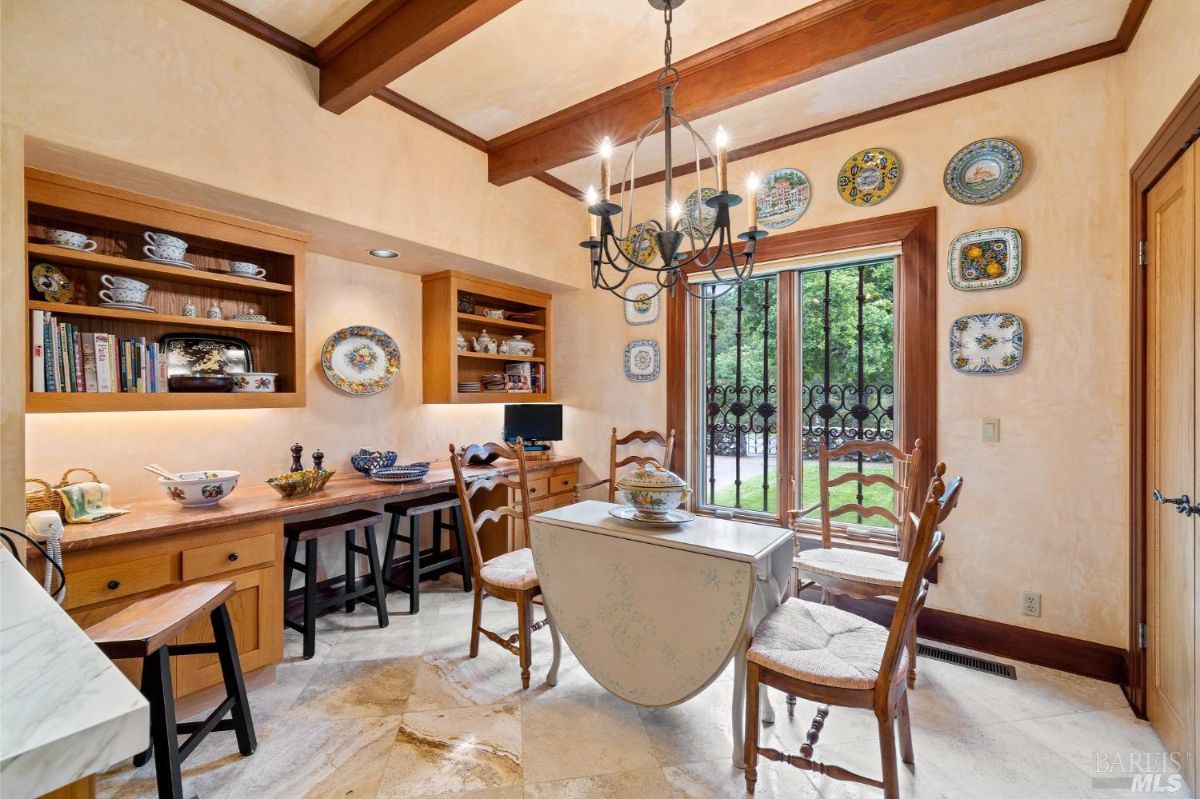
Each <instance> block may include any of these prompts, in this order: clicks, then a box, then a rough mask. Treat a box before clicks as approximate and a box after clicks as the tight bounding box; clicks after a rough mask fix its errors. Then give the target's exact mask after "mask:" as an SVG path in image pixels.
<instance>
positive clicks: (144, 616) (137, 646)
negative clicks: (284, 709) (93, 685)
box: [87, 580, 258, 799]
mask: <svg viewBox="0 0 1200 799" xmlns="http://www.w3.org/2000/svg"><path fill="white" fill-rule="evenodd" d="M233 594H234V584H233V582H232V581H230V580H222V581H220V582H211V583H192V584H191V585H185V586H182V587H180V588H176V589H174V590H173V591H168V592H166V593H164V594H158V595H157V596H152V597H147V598H146V599H139V600H138V601H137V602H134V603H133V604H132V605H130V606H129V607H127V608H125V609H124V610H120V611H118V612H117V613H116V614H114V615H112V616H109V617H108V618H107V619H105V620H104V621H102V622H99V623H97V624H93V625H92V626H91V627H89V628H88V629H87V634H88V637H90V638H91V639H92V641H93V642H94V643H95V644H96V646H98V647H100V651H102V652H103V653H104V654H106V655H108V656H109V657H110V658H114V659H120V658H141V660H142V695H143V696H145V697H146V699H147V701H149V702H150V748H149V749H147V750H146V751H145V752H142V753H141V754H140V755H138V756H137V757H135V758H134V759H133V763H134V765H137V766H141V765H143V764H145V763H147V762H149V760H150V757H151V754H152V753H153V756H154V768H155V771H156V773H157V778H158V795H159V797H160V799H183V780H182V778H181V776H180V769H181V766H182V765H183V761H184V759H186V758H187V756H188V755H190V754H191V753H192V752H193V751H195V749H196V747H197V746H199V745H200V742H201V741H203V740H204V738H205V737H206V736H207V735H208V734H209V733H210V732H213V731H215V730H233V731H234V732H235V733H237V743H238V751H239V752H241V753H242V754H243V755H252V754H254V750H255V749H256V748H257V747H258V740H257V739H256V738H255V736H254V722H253V720H252V719H251V718H250V703H249V701H247V699H246V685H245V683H244V682H243V681H242V666H241V663H240V662H239V661H238V653H237V642H236V641H235V640H234V637H233V625H232V624H231V623H230V621H229V611H228V610H226V608H225V602H226V601H227V600H228V599H229V598H230V597H231V596H233ZM205 614H208V616H209V619H210V620H211V622H212V631H213V639H214V640H213V642H212V643H210V644H171V645H170V646H168V644H167V642H168V641H171V640H173V639H174V638H175V637H176V636H177V635H179V634H180V633H181V632H183V631H184V630H185V629H187V628H188V627H189V626H190V625H191V624H192V623H193V622H195V621H197V620H198V619H200V618H202V617H203V616H204V615H205ZM214 654H215V655H216V656H217V658H218V659H219V660H220V662H221V676H222V677H223V678H224V681H225V700H224V701H223V702H221V704H219V705H217V708H216V709H215V710H214V711H213V712H212V713H210V714H209V715H208V718H206V719H205V720H204V721H190V722H184V723H180V722H177V721H176V720H175V699H174V696H173V693H172V684H171V657H172V656H178V655H214ZM226 714H230V716H231V717H230V718H228V719H226V718H225V715H226ZM189 733H190V734H189ZM180 735H188V739H187V740H186V741H184V742H183V744H182V745H180V743H179V736H180Z"/></svg>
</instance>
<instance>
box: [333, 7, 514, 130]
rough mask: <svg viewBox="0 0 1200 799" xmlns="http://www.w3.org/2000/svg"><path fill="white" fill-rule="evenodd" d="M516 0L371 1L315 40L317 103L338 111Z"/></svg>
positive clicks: (429, 56)
mask: <svg viewBox="0 0 1200 799" xmlns="http://www.w3.org/2000/svg"><path fill="white" fill-rule="evenodd" d="M517 2H518V0H372V2H371V3H369V4H368V5H367V6H366V7H365V8H364V9H363V10H362V11H360V12H359V13H357V14H355V15H354V16H353V17H352V18H351V19H350V20H348V21H347V22H346V24H345V25H343V26H342V27H341V28H338V29H337V30H336V31H334V32H333V33H331V34H330V35H329V36H328V37H326V39H325V41H323V42H321V44H319V45H317V61H318V65H319V66H320V68H321V86H320V102H321V107H322V108H324V109H326V110H329V111H333V112H334V113H336V114H340V113H342V112H343V111H346V110H347V109H349V108H351V107H353V106H354V104H355V103H358V102H359V101H360V100H363V99H365V98H367V97H370V96H371V95H372V94H373V93H374V92H376V91H377V90H379V89H382V88H383V87H385V86H387V85H388V84H389V83H391V82H392V81H394V80H395V79H396V78H398V77H400V76H401V75H403V74H404V73H405V72H408V71H409V70H410V69H412V68H413V67H415V66H417V65H418V64H420V63H421V62H423V61H426V60H427V59H429V58H431V57H432V56H433V55H435V54H436V53H439V52H441V51H442V50H444V49H445V48H446V47H448V46H450V45H451V44H453V43H454V42H456V41H458V40H459V39H461V38H462V37H463V36H466V35H467V34H468V33H470V32H471V31H473V30H475V29H476V28H478V27H480V26H481V25H484V24H485V23H487V22H489V21H490V20H492V19H494V18H495V17H496V16H498V15H499V14H501V13H502V12H504V11H506V10H508V9H509V8H512V7H513V6H514V5H516V4H517Z"/></svg>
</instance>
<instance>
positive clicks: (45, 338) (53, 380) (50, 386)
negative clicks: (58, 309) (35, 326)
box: [42, 313, 62, 393]
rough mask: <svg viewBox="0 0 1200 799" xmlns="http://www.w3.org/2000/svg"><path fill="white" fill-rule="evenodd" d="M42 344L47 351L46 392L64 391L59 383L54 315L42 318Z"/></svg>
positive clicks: (48, 314)
mask: <svg viewBox="0 0 1200 799" xmlns="http://www.w3.org/2000/svg"><path fill="white" fill-rule="evenodd" d="M42 342H43V345H44V349H45V351H46V390H47V391H53V392H55V393H57V392H59V391H62V384H61V383H59V382H58V359H57V358H56V357H55V356H56V354H55V347H54V314H50V313H47V314H46V315H45V316H44V317H43V318H42Z"/></svg>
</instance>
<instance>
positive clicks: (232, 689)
mask: <svg viewBox="0 0 1200 799" xmlns="http://www.w3.org/2000/svg"><path fill="white" fill-rule="evenodd" d="M209 618H210V619H211V620H212V629H213V638H214V640H216V643H217V658H218V659H220V661H221V676H222V677H223V678H224V680H225V695H226V696H229V697H232V698H233V699H234V700H235V701H234V703H233V707H232V708H231V709H230V713H231V715H232V717H233V730H234V732H235V733H237V742H238V751H239V752H241V753H242V754H243V755H252V754H254V750H255V749H257V748H258V739H257V738H255V736H254V720H253V719H252V718H251V717H250V701H249V700H248V699H246V684H245V683H244V682H243V681H242V664H241V661H239V660H238V653H237V640H236V639H235V638H234V637H233V625H232V624H231V623H230V622H229V611H228V610H226V609H225V605H223V604H222V605H221V606H220V607H218V608H217V609H216V610H214V611H213V612H212V613H211V614H209Z"/></svg>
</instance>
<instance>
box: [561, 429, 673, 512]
mask: <svg viewBox="0 0 1200 799" xmlns="http://www.w3.org/2000/svg"><path fill="white" fill-rule="evenodd" d="M635 442H636V443H639V444H659V445H661V446H662V447H663V449H664V450H665V452H663V456H662V460H659V459H658V458H654V457H650V456H646V455H627V456H626V457H624V458H621V459H620V460H617V447H624V446H627V445H629V444H633V443H635ZM674 451H675V431H674V430H671V431H669V432H668V433H667V434H666V435H665V436H664V435H663V434H662V433H659V432H656V431H654V430H634V431H633V432H632V433H626V434H625V435H623V436H621V437H620V438H618V437H617V428H615V427H614V428H613V429H612V438H611V440H610V442H609V457H608V477H606V478H604V479H603V480H597V481H596V482H594V483H579V484H576V486H575V501H576V502H579V501H580V500H581V499H582V498H583V492H584V491H587V490H588V489H592V488H598V487H600V486H602V485H605V484H607V485H608V501H609V502H616V501H617V470H618V469H623V468H625V467H626V466H629V465H631V464H636V465H638V466H645V465H646V464H647V463H654V464H656V465H658V466H661V467H663V468H664V469H669V468H671V455H672V453H674Z"/></svg>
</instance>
